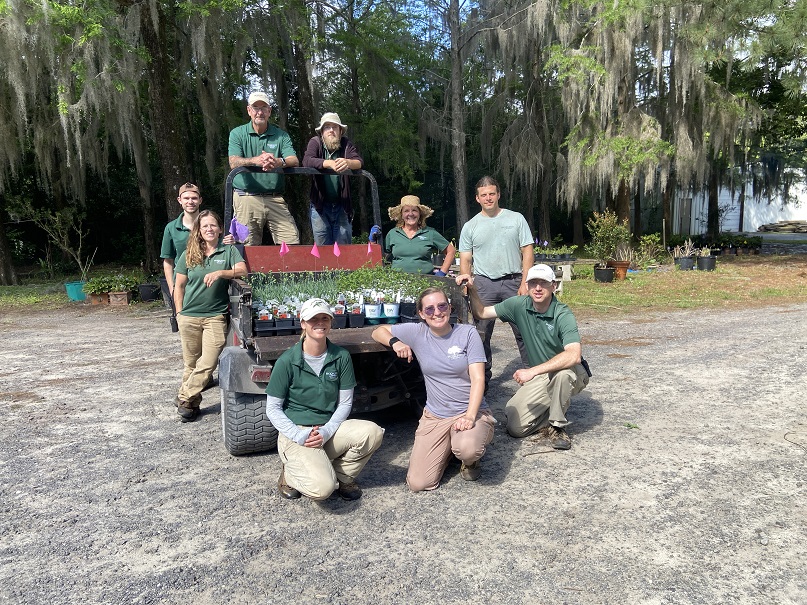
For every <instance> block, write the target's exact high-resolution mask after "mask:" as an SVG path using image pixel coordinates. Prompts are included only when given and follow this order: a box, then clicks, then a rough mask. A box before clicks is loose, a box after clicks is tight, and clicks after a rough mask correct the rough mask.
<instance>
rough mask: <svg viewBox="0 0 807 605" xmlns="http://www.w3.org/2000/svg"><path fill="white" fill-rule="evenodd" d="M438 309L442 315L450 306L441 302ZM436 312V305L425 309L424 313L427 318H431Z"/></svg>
mask: <svg viewBox="0 0 807 605" xmlns="http://www.w3.org/2000/svg"><path fill="white" fill-rule="evenodd" d="M436 308H437V310H438V311H440V313H445V312H446V311H448V309H449V304H448V303H447V302H441V303H439V304H438V305H437V307H436ZM434 311H435V307H434V305H431V306H428V307H426V308H425V309H423V313H424V314H425V315H426V316H427V317H431V316H432V315H434Z"/></svg>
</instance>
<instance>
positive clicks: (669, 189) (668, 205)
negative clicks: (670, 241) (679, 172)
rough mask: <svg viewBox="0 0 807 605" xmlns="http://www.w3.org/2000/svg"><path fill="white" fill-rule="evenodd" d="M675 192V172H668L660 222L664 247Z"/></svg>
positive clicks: (670, 230) (668, 233)
mask: <svg viewBox="0 0 807 605" xmlns="http://www.w3.org/2000/svg"><path fill="white" fill-rule="evenodd" d="M674 193H675V174H674V173H670V176H669V178H668V179H667V186H666V187H665V188H664V195H663V197H662V202H661V205H662V213H663V216H664V222H663V223H662V233H661V242H662V244H664V246H665V247H666V245H667V238H668V236H669V235H670V233H672V199H673V194H674Z"/></svg>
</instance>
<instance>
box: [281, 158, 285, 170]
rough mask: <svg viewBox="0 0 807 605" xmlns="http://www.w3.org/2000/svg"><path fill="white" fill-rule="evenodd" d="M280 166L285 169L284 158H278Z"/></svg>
mask: <svg viewBox="0 0 807 605" xmlns="http://www.w3.org/2000/svg"><path fill="white" fill-rule="evenodd" d="M280 165H281V166H283V168H285V167H286V158H280Z"/></svg>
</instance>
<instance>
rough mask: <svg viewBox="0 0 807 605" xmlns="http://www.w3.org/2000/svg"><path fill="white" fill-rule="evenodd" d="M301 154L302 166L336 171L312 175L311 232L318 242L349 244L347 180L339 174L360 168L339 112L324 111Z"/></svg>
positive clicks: (348, 191) (324, 243) (348, 194)
mask: <svg viewBox="0 0 807 605" xmlns="http://www.w3.org/2000/svg"><path fill="white" fill-rule="evenodd" d="M315 130H316V131H317V133H318V134H317V136H314V137H311V140H310V141H308V147H307V148H306V150H305V154H304V155H303V166H304V167H306V168H316V169H318V170H323V169H326V170H333V171H334V172H336V173H338V174H326V175H321V176H316V177H314V182H313V184H312V185H311V231H313V233H314V242H315V243H316V244H317V245H318V246H319V245H329V244H333V243H334V242H336V243H338V244H349V243H350V242H351V238H352V236H353V229H352V227H351V221H352V220H353V207H352V205H351V203H350V182H349V181H348V178H347V177H346V176H340V175H341V174H343V173H346V172H349V171H351V170H361V167H362V165H363V164H364V160H362V158H361V156H360V155H359V152H358V151H357V150H356V146H355V145H354V144H353V142H352V141H350V139H348V138H347V137H346V136H344V135H345V132H347V125H345V124H342V121H341V120H340V119H339V114H336V113H326V114H324V115H323V116H322V119H320V121H319V126H318V127H317V128H315Z"/></svg>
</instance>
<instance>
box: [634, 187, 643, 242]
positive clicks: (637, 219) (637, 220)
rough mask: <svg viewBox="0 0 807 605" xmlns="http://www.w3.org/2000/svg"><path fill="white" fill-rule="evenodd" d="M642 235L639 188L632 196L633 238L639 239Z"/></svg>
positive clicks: (640, 194)
mask: <svg viewBox="0 0 807 605" xmlns="http://www.w3.org/2000/svg"><path fill="white" fill-rule="evenodd" d="M641 234H642V193H641V188H640V187H637V188H636V193H634V194H633V237H634V238H635V239H637V240H638V239H639V236H640V235H641Z"/></svg>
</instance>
